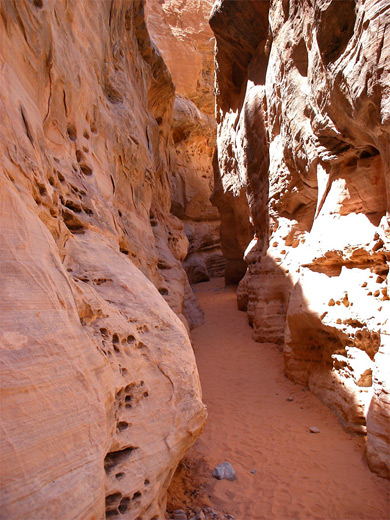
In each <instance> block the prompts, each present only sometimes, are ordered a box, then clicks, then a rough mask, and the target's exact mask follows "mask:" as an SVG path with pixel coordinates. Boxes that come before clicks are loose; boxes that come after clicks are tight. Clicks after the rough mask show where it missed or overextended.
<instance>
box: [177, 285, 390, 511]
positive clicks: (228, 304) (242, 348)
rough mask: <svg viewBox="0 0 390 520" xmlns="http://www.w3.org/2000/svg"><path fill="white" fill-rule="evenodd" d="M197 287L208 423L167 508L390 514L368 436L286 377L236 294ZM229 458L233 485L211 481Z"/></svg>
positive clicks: (197, 342)
mask: <svg viewBox="0 0 390 520" xmlns="http://www.w3.org/2000/svg"><path fill="white" fill-rule="evenodd" d="M195 290H196V293H197V297H198V299H199V301H200V303H201V305H202V307H203V309H204V311H205V324H204V325H203V326H202V327H199V328H197V329H195V330H194V331H193V334H192V339H193V344H194V350H195V354H196V358H197V363H198V367H199V373H200V379H201V382H202V387H203V398H204V402H205V403H206V405H207V408H208V414H209V418H208V422H207V426H206V429H205V431H204V433H203V434H202V435H201V437H200V438H199V439H198V441H197V442H196V444H195V445H194V447H193V448H192V449H191V450H190V451H189V452H188V454H187V456H186V459H185V460H184V461H183V462H182V463H181V465H180V466H179V470H178V472H177V474H176V476H175V478H174V481H173V484H172V486H171V496H170V500H169V502H168V508H169V509H170V510H174V509H177V508H179V507H180V508H183V509H186V508H187V513H188V518H190V517H191V515H192V514H193V512H196V511H200V510H201V509H202V510H204V511H205V510H206V508H211V509H213V510H214V511H215V512H216V513H218V517H217V516H215V518H231V516H229V515H232V516H234V518H235V520H258V519H259V520H260V519H266V520H271V519H275V520H285V519H286V520H287V519H296V520H298V519H310V520H314V519H324V520H325V519H326V520H328V519H334V520H336V519H337V520H355V519H356V520H357V519H365V520H366V519H370V520H371V519H372V520H387V519H388V518H390V502H389V500H390V499H389V482H388V481H386V480H384V479H381V478H379V477H377V476H376V475H374V474H372V473H371V472H370V470H369V468H368V466H367V462H366V460H365V456H364V442H365V440H364V438H362V437H352V436H351V435H349V434H348V433H346V432H345V431H344V430H343V428H342V427H341V425H340V424H339V423H338V421H337V419H336V417H335V416H334V415H333V414H332V412H331V411H330V410H329V409H328V408H327V407H326V406H325V405H323V404H322V403H321V402H320V401H319V400H318V399H317V398H316V397H315V396H314V395H312V394H311V393H310V392H309V391H307V389H305V388H302V386H300V385H296V384H294V383H292V382H291V381H289V380H288V379H287V378H286V377H285V376H284V374H283V356H282V354H281V353H280V351H279V350H278V348H277V347H276V346H275V345H271V344H259V343H255V342H254V341H253V340H252V338H251V334H252V330H251V328H250V327H249V325H248V323H247V317H246V314H245V313H243V312H239V311H238V310H237V305H236V295H235V292H234V289H233V288H225V287H224V285H223V280H222V279H217V280H212V281H211V282H208V283H203V284H199V285H196V286H195ZM311 426H315V427H317V428H319V430H320V433H315V434H313V433H310V430H309V428H310V427H311ZM224 461H229V462H230V463H231V464H232V466H233V467H234V469H235V470H236V473H237V477H238V479H237V480H236V481H234V482H230V481H226V480H222V481H218V480H216V479H214V478H213V477H212V475H211V474H212V470H213V469H214V468H215V466H216V465H217V464H219V463H221V462H224ZM206 517H209V518H212V517H213V516H212V513H208V512H207V510H206Z"/></svg>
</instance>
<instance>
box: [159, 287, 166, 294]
mask: <svg viewBox="0 0 390 520" xmlns="http://www.w3.org/2000/svg"><path fill="white" fill-rule="evenodd" d="M158 292H159V293H160V294H162V295H163V296H164V295H166V294H168V289H165V288H164V287H162V288H161V289H159V290H158Z"/></svg>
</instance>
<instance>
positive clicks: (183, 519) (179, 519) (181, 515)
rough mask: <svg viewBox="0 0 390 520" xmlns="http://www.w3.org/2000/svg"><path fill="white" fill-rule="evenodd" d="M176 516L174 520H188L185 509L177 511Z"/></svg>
mask: <svg viewBox="0 0 390 520" xmlns="http://www.w3.org/2000/svg"><path fill="white" fill-rule="evenodd" d="M174 515H175V516H174V517H173V519H174V520H187V515H186V512H185V511H184V510H183V509H176V510H175V511H174Z"/></svg>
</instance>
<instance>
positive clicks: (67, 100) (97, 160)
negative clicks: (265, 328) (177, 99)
mask: <svg viewBox="0 0 390 520" xmlns="http://www.w3.org/2000/svg"><path fill="white" fill-rule="evenodd" d="M0 15H1V16H0V32H1V66H0V69H1V76H0V77H1V89H0V90H1V105H0V119H1V121H2V128H1V134H0V136H1V138H0V146H1V169H0V183H1V188H0V196H1V205H0V207H1V225H0V239H1V240H0V248H1V253H0V262H1V267H0V271H1V273H2V298H1V304H0V305H1V316H2V323H1V331H0V338H1V340H0V342H1V347H2V354H1V371H2V373H1V383H2V387H3V389H2V395H1V404H2V411H1V416H2V431H1V449H0V453H1V462H0V465H1V477H2V482H1V491H0V493H1V511H2V515H4V516H5V517H7V518H13V519H19V518H20V519H26V518H30V519H38V518H39V519H50V520H52V519H53V518H63V519H67V518H69V519H70V518H72V519H74V518H80V519H87V518H88V519H89V518H90V519H92V518H103V517H104V515H105V514H106V517H107V518H110V517H114V516H119V515H120V517H121V518H128V519H135V518H140V517H142V518H144V519H149V520H150V519H152V518H153V519H157V518H161V517H162V516H163V514H164V510H165V494H166V490H167V487H168V485H169V482H170V478H171V476H172V473H173V471H174V470H175V467H176V465H177V463H178V461H179V460H180V459H181V457H182V456H183V454H184V452H185V450H186V449H187V448H188V447H189V446H190V445H191V443H192V442H193V441H194V439H195V438H196V436H197V435H198V434H199V432H200V430H201V428H202V426H203V423H204V420H205V410H204V406H203V404H202V402H201V396H200V386H199V381H198V375H197V370H196V366H195V360H194V356H193V352H192V348H191V345H190V342H189V339H188V335H187V331H186V328H185V326H184V324H183V322H184V323H187V320H186V317H185V316H184V315H185V314H186V315H187V317H190V319H192V318H191V316H194V312H196V311H197V309H198V308H197V307H194V306H195V303H194V297H193V294H192V291H191V289H190V287H189V284H188V280H187V276H186V273H185V271H184V270H183V269H182V267H181V262H182V261H183V260H184V258H185V256H186V254H187V248H188V240H187V238H186V236H185V233H184V229H183V224H182V223H181V222H180V220H179V219H178V218H176V217H175V216H173V215H172V214H171V213H170V206H171V192H170V187H169V186H170V180H169V177H170V169H169V160H168V157H169V153H168V145H169V140H170V132H171V124H172V112H173V104H174V86H173V83H172V79H171V75H170V73H169V71H168V69H167V68H166V66H165V64H164V62H163V60H162V58H161V56H160V55H159V53H158V51H157V50H156V48H155V46H154V45H153V44H152V43H151V41H150V39H149V36H148V32H147V29H146V25H145V17H144V11H143V2H142V1H138V0H129V1H127V0H123V1H121V0H118V1H114V2H79V1H73V2H69V1H60V0H59V1H56V2H47V1H46V0H34V2H30V1H24V0H20V1H19V0H18V1H16V2H8V1H7V2H2V3H1V4H0ZM159 293H160V294H159ZM164 298H165V299H166V300H167V302H168V303H169V304H170V306H171V308H172V309H174V311H175V312H176V314H177V315H178V316H179V317H180V318H181V320H182V321H180V319H179V318H178V317H177V316H176V315H175V314H174V313H173V312H172V310H171V309H170V308H169V306H168V305H167V303H166V301H164Z"/></svg>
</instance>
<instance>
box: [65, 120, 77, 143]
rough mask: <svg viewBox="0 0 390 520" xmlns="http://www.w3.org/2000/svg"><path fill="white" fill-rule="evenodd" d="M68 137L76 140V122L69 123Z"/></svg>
mask: <svg viewBox="0 0 390 520" xmlns="http://www.w3.org/2000/svg"><path fill="white" fill-rule="evenodd" d="M67 133H68V137H69V139H70V140H71V141H76V139H77V130H76V127H75V125H74V124H70V125H68V128H67Z"/></svg>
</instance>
